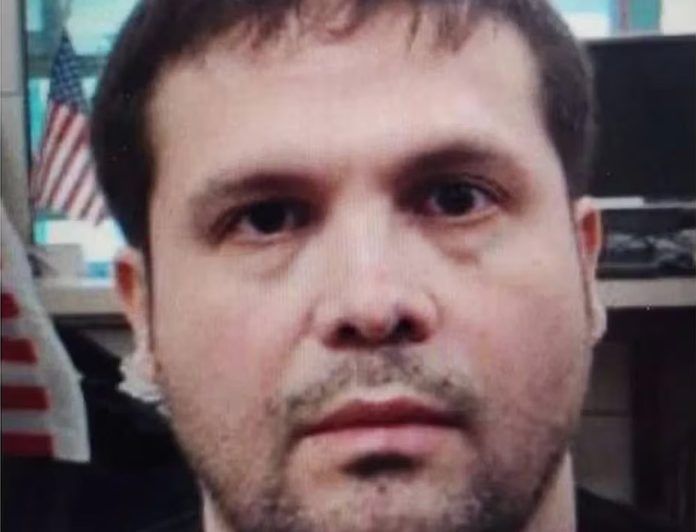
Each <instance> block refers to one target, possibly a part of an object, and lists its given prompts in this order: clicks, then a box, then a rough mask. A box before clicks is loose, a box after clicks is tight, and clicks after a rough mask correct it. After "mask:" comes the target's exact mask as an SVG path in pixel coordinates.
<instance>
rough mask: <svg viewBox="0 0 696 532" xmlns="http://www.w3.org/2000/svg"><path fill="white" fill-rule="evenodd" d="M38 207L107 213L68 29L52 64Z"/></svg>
mask: <svg viewBox="0 0 696 532" xmlns="http://www.w3.org/2000/svg"><path fill="white" fill-rule="evenodd" d="M31 192H32V198H33V204H34V208H35V209H37V210H38V209H44V210H48V211H52V212H57V213H61V214H63V215H64V216H67V217H68V218H73V219H78V220H87V221H91V222H93V223H95V224H98V223H100V222H101V221H102V220H103V219H104V218H106V216H107V210H106V203H105V201H104V197H103V195H102V193H101V190H100V189H99V185H98V182H97V179H96V172H95V166H94V161H93V159H92V153H91V150H90V146H89V121H88V117H87V104H86V101H85V97H84V94H83V93H82V85H81V80H80V72H79V64H78V61H77V57H76V56H75V51H74V49H73V47H72V43H71V42H70V38H69V37H68V34H67V33H66V32H65V31H63V33H62V35H61V39H60V44H59V45H58V50H57V51H56V55H55V58H54V60H53V66H52V68H51V80H50V88H49V92H48V112H47V120H46V127H45V128H44V132H43V138H42V141H41V146H40V148H39V151H38V155H37V157H36V159H35V163H34V168H33V170H32V176H31Z"/></svg>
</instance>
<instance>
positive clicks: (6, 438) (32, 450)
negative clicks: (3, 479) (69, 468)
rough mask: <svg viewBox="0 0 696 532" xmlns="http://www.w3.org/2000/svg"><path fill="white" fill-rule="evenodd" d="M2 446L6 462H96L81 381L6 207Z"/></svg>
mask: <svg viewBox="0 0 696 532" xmlns="http://www.w3.org/2000/svg"><path fill="white" fill-rule="evenodd" d="M0 236H1V239H0V271H1V272H2V275H1V276H0V319H1V320H2V331H1V332H0V337H1V338H0V340H1V341H2V342H1V343H2V345H1V346H0V347H1V350H0V406H1V408H0V411H1V412H2V426H1V427H0V443H1V448H2V455H3V456H34V457H48V458H55V459H59V460H69V461H75V462H86V461H88V460H89V453H90V451H89V436H88V433H87V417H86V406H85V401H84V397H83V395H82V390H81V388H80V381H81V376H80V375H79V374H78V372H77V370H76V369H75V367H74V366H73V364H72V361H71V360H70V357H69V355H68V353H67V351H66V350H65V347H64V346H63V344H62V343H61V341H60V339H59V337H58V335H57V334H56V331H55V329H54V328H53V324H52V322H51V319H50V317H49V315H48V314H47V313H46V310H45V309H44V308H43V306H42V304H41V301H40V299H39V295H38V293H37V292H36V288H35V286H34V279H33V277H32V273H31V267H30V266H29V261H28V260H27V257H26V250H25V249H24V246H23V244H22V242H21V240H20V238H19V236H18V235H17V232H16V231H15V230H14V227H13V226H12V223H11V222H10V221H9V220H8V219H7V216H6V214H5V209H4V207H3V206H2V204H1V203H0Z"/></svg>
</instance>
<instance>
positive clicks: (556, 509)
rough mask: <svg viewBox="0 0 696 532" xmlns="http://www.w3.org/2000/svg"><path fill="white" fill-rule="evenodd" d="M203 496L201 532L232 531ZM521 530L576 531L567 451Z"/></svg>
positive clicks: (211, 503)
mask: <svg viewBox="0 0 696 532" xmlns="http://www.w3.org/2000/svg"><path fill="white" fill-rule="evenodd" d="M202 495H203V530H204V532H233V531H232V530H231V529H230V528H228V526H227V525H226V524H225V522H224V520H223V519H222V517H221V516H220V513H219V512H218V511H217V509H216V508H215V504H214V503H213V501H212V500H211V498H210V495H209V494H208V493H207V491H206V490H205V488H202ZM521 532H576V523H575V482H574V478H573V465H572V459H571V457H570V453H566V454H565V456H564V457H563V459H562V460H561V463H560V466H559V467H558V469H557V471H556V473H555V474H554V476H553V477H552V478H551V481H550V482H549V487H548V489H547V490H546V493H545V494H544V495H543V497H542V499H541V501H540V503H539V506H538V507H537V510H536V512H535V513H534V515H533V516H532V518H531V520H530V521H529V524H528V525H527V526H526V527H525V529H524V530H523V531H521Z"/></svg>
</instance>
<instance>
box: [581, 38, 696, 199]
mask: <svg viewBox="0 0 696 532" xmlns="http://www.w3.org/2000/svg"><path fill="white" fill-rule="evenodd" d="M589 51H590V55H591V57H592V59H593V62H594V65H595V78H596V94H597V99H598V120H599V139H598V144H597V151H596V158H595V165H594V172H593V176H592V177H593V181H592V184H591V186H590V191H591V193H592V194H593V195H596V196H600V197H609V196H643V197H646V198H648V199H658V200H659V199H682V200H683V199H693V198H696V36H678V37H645V38H634V39H625V40H614V41H611V40H607V41H602V42H593V43H590V44H589Z"/></svg>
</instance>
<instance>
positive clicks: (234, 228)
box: [222, 199, 310, 239]
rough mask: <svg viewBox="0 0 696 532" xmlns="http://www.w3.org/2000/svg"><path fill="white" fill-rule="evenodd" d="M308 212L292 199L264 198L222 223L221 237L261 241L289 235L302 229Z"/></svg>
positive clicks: (305, 206)
mask: <svg viewBox="0 0 696 532" xmlns="http://www.w3.org/2000/svg"><path fill="white" fill-rule="evenodd" d="M309 220H310V209H309V207H308V206H307V205H305V204H304V203H303V202H300V201H297V200H292V199H268V200H262V201H256V202H254V203H250V204H249V205H246V206H243V207H240V208H239V209H237V210H236V211H235V212H234V213H233V214H232V215H231V216H228V217H227V218H226V220H225V221H224V222H223V224H222V225H223V227H222V233H223V235H232V236H237V237H240V238H245V239H254V238H256V239H264V238H272V237H276V236H280V235H282V234H284V233H291V232H292V231H296V230H298V229H301V228H303V227H305V226H306V225H307V224H308V223H309Z"/></svg>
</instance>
